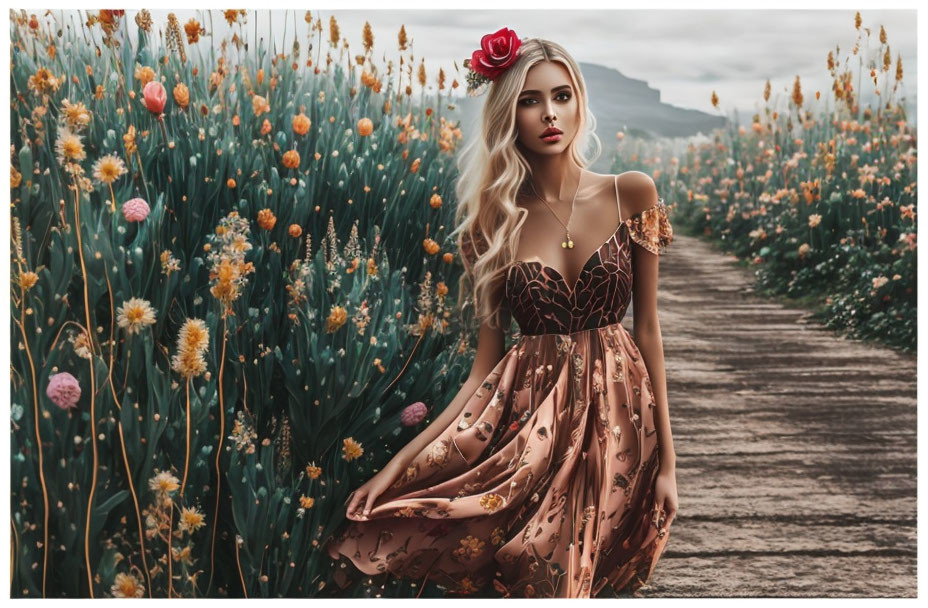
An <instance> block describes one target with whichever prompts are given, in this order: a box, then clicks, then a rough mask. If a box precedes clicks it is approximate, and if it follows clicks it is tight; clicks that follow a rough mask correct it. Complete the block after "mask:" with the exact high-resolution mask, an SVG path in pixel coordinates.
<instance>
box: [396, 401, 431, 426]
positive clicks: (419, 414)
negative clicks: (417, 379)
mask: <svg viewBox="0 0 928 608" xmlns="http://www.w3.org/2000/svg"><path fill="white" fill-rule="evenodd" d="M428 413H429V410H428V408H427V407H425V404H424V403H422V402H421V401H416V402H415V403H412V404H410V405H407V406H406V407H405V408H404V409H403V413H402V414H400V421H401V422H402V423H403V426H416V425H417V424H419V423H420V422H422V420H423V419H424V418H425V415H426V414H428Z"/></svg>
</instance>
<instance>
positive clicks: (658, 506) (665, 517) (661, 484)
mask: <svg viewBox="0 0 928 608" xmlns="http://www.w3.org/2000/svg"><path fill="white" fill-rule="evenodd" d="M654 504H655V507H654V509H655V513H654V525H656V526H657V529H658V530H664V533H666V531H667V530H668V529H669V528H670V522H672V521H673V518H674V517H676V515H677V507H678V506H679V503H678V501H677V472H676V469H675V468H666V467H661V469H660V470H659V471H658V473H657V482H656V484H655V486H654ZM661 536H662V537H663V536H664V535H663V534H661Z"/></svg>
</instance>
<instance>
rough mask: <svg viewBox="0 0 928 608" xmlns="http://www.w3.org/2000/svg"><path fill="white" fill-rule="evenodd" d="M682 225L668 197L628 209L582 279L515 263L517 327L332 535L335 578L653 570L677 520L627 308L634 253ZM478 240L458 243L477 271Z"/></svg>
mask: <svg viewBox="0 0 928 608" xmlns="http://www.w3.org/2000/svg"><path fill="white" fill-rule="evenodd" d="M620 209H621V207H620ZM620 214H621V211H620ZM672 238H673V229H672V228H671V225H670V221H669V220H668V217H667V208H666V206H665V204H664V201H663V199H659V200H658V202H657V203H656V204H655V205H653V206H652V207H650V208H648V209H647V210H645V211H643V212H641V213H637V214H635V215H633V216H631V217H628V218H626V219H624V221H620V222H619V226H618V228H617V229H616V231H615V232H614V233H613V235H612V236H611V237H610V238H609V239H608V240H607V241H606V242H605V243H603V244H602V245H601V246H600V247H599V248H598V249H597V250H596V251H595V252H593V254H592V255H591V256H590V257H589V260H588V261H587V262H586V264H585V265H584V266H583V269H582V271H581V273H580V275H579V276H578V278H577V280H576V282H575V284H574V285H568V284H567V283H566V280H565V278H564V277H563V276H561V274H560V273H559V272H558V271H557V270H555V269H554V268H551V267H548V266H546V265H544V264H542V263H541V262H535V261H519V262H515V263H513V264H512V265H511V266H510V268H509V269H508V273H507V275H506V284H505V298H506V304H507V306H508V308H509V310H510V312H511V314H512V316H513V318H515V320H516V321H517V323H518V325H519V329H520V333H521V336H520V337H519V338H518V340H517V341H516V343H515V344H513V346H512V347H511V348H510V349H509V350H508V351H507V352H506V354H505V355H504V356H503V358H502V359H501V360H500V361H499V363H498V364H497V365H496V367H495V368H494V369H493V371H492V372H491V373H490V374H489V375H488V376H487V377H486V379H485V380H484V382H483V384H482V386H481V387H480V388H478V389H477V390H476V391H475V392H474V394H473V395H472V396H471V397H470V399H469V400H468V402H467V403H466V404H465V406H464V407H463V409H462V410H461V414H460V415H459V416H458V418H457V420H456V421H455V422H454V423H453V424H452V425H450V426H449V427H448V428H447V429H445V430H443V431H442V432H441V433H440V434H439V435H438V437H437V438H436V439H435V440H434V441H433V442H432V443H431V444H430V445H428V446H426V447H425V448H424V449H423V450H422V451H421V452H420V453H419V454H418V455H417V456H415V458H413V459H412V461H411V462H410V464H409V466H408V468H407V469H406V471H405V473H404V474H403V475H401V476H400V477H399V479H398V480H397V481H396V482H395V483H394V484H393V485H392V486H391V487H390V488H389V489H388V490H387V491H386V492H385V493H384V494H382V495H381V496H380V497H379V498H378V499H377V501H376V502H375V503H374V507H373V509H372V510H371V513H370V515H369V517H368V519H366V520H365V519H363V518H362V517H361V516H358V515H355V514H354V513H349V514H348V518H349V519H350V520H352V521H351V522H349V524H348V525H347V526H346V527H345V529H344V531H342V532H341V533H339V534H338V535H337V536H336V537H334V538H332V539H331V542H329V543H328V546H327V550H328V552H329V555H330V556H331V557H332V558H333V559H336V560H338V562H337V563H336V564H335V567H336V581H343V582H340V583H339V584H345V585H347V584H348V581H350V579H351V577H352V575H354V576H357V575H358V573H357V570H353V567H356V568H357V569H359V570H360V571H361V572H363V573H364V574H366V575H374V574H379V573H383V572H389V573H390V574H392V575H394V576H398V577H403V578H409V579H418V581H419V582H425V580H426V579H429V580H431V581H434V582H435V583H437V584H439V585H441V586H443V587H445V588H446V589H447V593H448V594H449V595H450V594H463V595H470V596H478V597H494V596H509V597H595V596H597V595H598V594H599V593H600V592H601V591H602V589H603V588H604V587H605V586H606V585H611V586H612V588H613V590H614V591H616V592H620V593H634V592H635V591H637V590H638V589H639V588H640V587H641V586H642V585H644V584H645V583H646V582H647V581H648V579H649V578H650V576H651V573H652V572H653V570H654V567H655V566H656V564H657V561H658V559H659V557H660V555H661V554H662V552H663V550H664V548H665V546H666V544H667V541H668V540H669V536H670V531H669V529H666V528H665V530H664V532H663V533H661V532H660V531H659V529H658V526H657V524H656V523H655V521H654V510H655V508H656V506H655V503H654V487H655V481H656V476H657V472H658V465H659V452H658V444H657V431H656V429H655V422H654V411H655V402H654V396H653V395H654V393H653V390H652V388H651V381H650V379H649V377H648V371H647V368H646V367H645V363H644V360H643V358H642V356H641V353H640V352H639V350H638V347H637V346H636V344H635V341H634V338H633V336H632V335H631V334H630V333H629V332H628V331H627V330H626V329H625V328H624V327H623V326H622V324H621V321H622V318H623V317H624V316H625V311H626V309H627V308H628V305H629V303H630V301H631V292H632V256H633V254H638V255H651V254H655V255H656V254H663V253H664V248H665V247H666V246H667V245H668V244H669V243H670V242H671V240H672ZM632 242H635V243H637V244H638V245H640V248H633V247H632ZM474 249H475V248H474V246H473V244H472V243H471V242H470V241H469V240H467V239H465V240H464V241H463V242H462V258H463V260H464V264H465V267H466V268H468V270H469V269H470V268H472V266H473V263H474V261H475V260H476V252H475V251H474ZM633 249H634V251H633ZM660 523H661V525H663V524H664V522H663V521H661V522H660Z"/></svg>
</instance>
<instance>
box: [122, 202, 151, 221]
mask: <svg viewBox="0 0 928 608" xmlns="http://www.w3.org/2000/svg"><path fill="white" fill-rule="evenodd" d="M149 212H151V208H150V207H149V206H148V203H146V202H145V199H141V198H133V199H131V200H128V201H126V202H125V203H123V204H122V215H123V217H125V218H126V221H127V222H141V221H142V220H144V219H145V218H146V217H148V214H149Z"/></svg>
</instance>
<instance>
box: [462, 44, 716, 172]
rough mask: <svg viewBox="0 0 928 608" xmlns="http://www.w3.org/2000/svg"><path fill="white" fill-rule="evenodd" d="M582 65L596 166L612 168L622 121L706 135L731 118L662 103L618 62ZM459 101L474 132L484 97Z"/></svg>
mask: <svg viewBox="0 0 928 608" xmlns="http://www.w3.org/2000/svg"><path fill="white" fill-rule="evenodd" d="M580 69H581V70H582V71H583V77H584V79H585V80H586V85H587V88H588V89H589V95H590V110H591V111H592V112H593V114H594V115H595V116H596V134H597V135H598V136H599V138H600V140H602V143H603V153H602V155H601V156H600V158H599V159H598V160H597V161H596V162H595V163H594V164H593V166H592V167H591V168H592V169H593V170H594V171H599V172H608V171H609V165H610V163H611V161H612V156H613V155H612V150H613V148H614V146H615V143H616V137H615V134H616V133H618V132H619V131H620V130H622V129H623V127H624V129H625V130H626V131H627V132H629V134H631V135H634V136H636V137H645V138H650V137H671V138H673V137H690V136H694V135H698V134H700V133H702V134H703V135H705V134H708V133H709V132H711V131H712V130H713V129H717V128H720V127H722V126H724V125H725V124H726V122H727V120H726V118H725V117H723V116H715V115H712V114H707V113H706V112H702V111H700V110H691V109H688V108H681V107H678V106H673V105H670V104H666V103H662V102H661V93H660V91H659V90H657V89H654V88H652V87H650V86H648V84H647V83H646V82H645V81H643V80H636V79H633V78H628V77H627V76H624V75H623V74H622V73H621V72H619V71H618V70H616V69H614V68H607V67H605V66H602V65H598V64H595V63H582V62H581V64H580ZM455 103H456V106H457V108H456V109H457V110H458V111H459V112H460V114H459V116H460V117H461V121H462V124H463V125H464V128H463V129H462V130H463V131H464V134H465V137H467V136H469V135H472V134H474V133H476V132H477V126H476V125H477V120H478V119H479V112H480V108H481V107H482V105H483V99H482V98H481V97H477V98H471V97H464V98H460V99H457V100H456V102H455Z"/></svg>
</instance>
